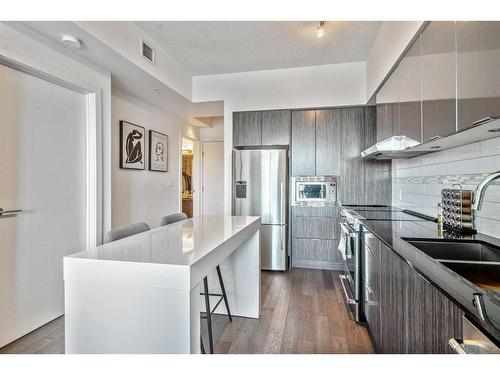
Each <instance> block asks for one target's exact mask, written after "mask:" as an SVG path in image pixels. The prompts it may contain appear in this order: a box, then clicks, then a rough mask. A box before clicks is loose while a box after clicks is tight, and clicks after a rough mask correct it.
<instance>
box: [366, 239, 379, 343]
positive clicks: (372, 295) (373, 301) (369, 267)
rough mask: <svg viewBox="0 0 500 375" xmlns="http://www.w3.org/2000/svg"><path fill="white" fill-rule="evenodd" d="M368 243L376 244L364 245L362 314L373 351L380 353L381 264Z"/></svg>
mask: <svg viewBox="0 0 500 375" xmlns="http://www.w3.org/2000/svg"><path fill="white" fill-rule="evenodd" d="M367 236H372V237H373V235H371V234H367ZM365 238H366V237H365ZM368 243H370V244H372V245H373V244H376V242H374V241H365V243H364V254H363V257H364V276H363V280H364V287H365V289H364V294H363V295H364V312H365V317H366V321H367V322H368V325H369V327H370V332H371V334H372V337H373V340H374V342H375V346H376V348H375V349H376V350H377V351H380V348H379V347H378V346H379V345H380V343H381V320H380V319H381V316H380V303H379V301H380V276H381V264H380V259H379V258H378V257H377V252H376V251H375V250H373V249H372V248H371V247H370V246H369V245H368ZM378 250H380V249H378Z"/></svg>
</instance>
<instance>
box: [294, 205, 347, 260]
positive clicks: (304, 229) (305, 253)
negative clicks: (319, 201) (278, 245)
mask: <svg viewBox="0 0 500 375" xmlns="http://www.w3.org/2000/svg"><path fill="white" fill-rule="evenodd" d="M338 216H339V210H338V208H337V207H334V206H327V207H307V206H303V207H302V206H292V225H291V230H292V264H293V265H294V266H295V267H316V268H318V267H319V268H339V267H340V265H341V261H342V260H341V259H340V258H341V256H340V254H339V253H338V250H337V248H338V244H339V240H338V239H339V237H340V233H339V224H338Z"/></svg>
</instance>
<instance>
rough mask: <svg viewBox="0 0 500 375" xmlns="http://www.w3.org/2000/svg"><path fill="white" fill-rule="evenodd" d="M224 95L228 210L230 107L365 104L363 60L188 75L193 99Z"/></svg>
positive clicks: (227, 209) (227, 207)
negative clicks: (191, 83)
mask: <svg viewBox="0 0 500 375" xmlns="http://www.w3.org/2000/svg"><path fill="white" fill-rule="evenodd" d="M214 100H224V140H225V142H224V169H225V171H224V200H225V201H224V210H225V212H226V213H227V214H230V212H231V183H232V182H231V180H232V170H231V165H232V161H231V159H232V147H233V145H232V139H233V131H232V127H233V112H235V111H251V110H268V109H282V108H307V107H334V106H347V105H364V104H365V103H366V63H364V62H355V63H346V64H334V65H320V66H311V67H304V68H291V69H277V70H263V71H256V72H245V73H231V74H216V75H206V76H197V77H193V101H195V102H198V101H214Z"/></svg>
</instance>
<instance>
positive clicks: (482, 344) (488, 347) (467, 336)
mask: <svg viewBox="0 0 500 375" xmlns="http://www.w3.org/2000/svg"><path fill="white" fill-rule="evenodd" d="M462 326H463V339H455V338H452V339H450V340H449V341H448V344H449V345H450V346H451V348H452V349H453V350H454V351H455V352H456V353H458V354H500V348H499V347H498V346H497V345H495V343H494V342H493V341H491V340H490V339H489V338H488V337H487V336H486V335H485V334H484V333H482V332H481V331H480V330H479V329H478V328H476V326H475V325H474V324H472V323H471V322H470V321H469V320H468V319H467V318H466V317H465V316H463V317H462Z"/></svg>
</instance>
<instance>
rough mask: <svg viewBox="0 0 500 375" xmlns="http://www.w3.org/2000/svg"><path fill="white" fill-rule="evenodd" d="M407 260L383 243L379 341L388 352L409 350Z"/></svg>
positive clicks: (382, 350)
mask: <svg viewBox="0 0 500 375" xmlns="http://www.w3.org/2000/svg"><path fill="white" fill-rule="evenodd" d="M406 272H407V265H406V263H405V262H404V261H403V260H401V259H400V258H399V257H398V256H397V255H395V254H393V253H392V250H390V249H389V248H387V247H386V246H385V245H382V251H381V279H380V289H381V297H380V315H381V319H380V325H381V334H380V340H381V342H380V344H378V343H377V347H378V348H379V349H380V351H381V352H382V353H385V354H401V353H406V316H405V315H406V285H405V277H406Z"/></svg>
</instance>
